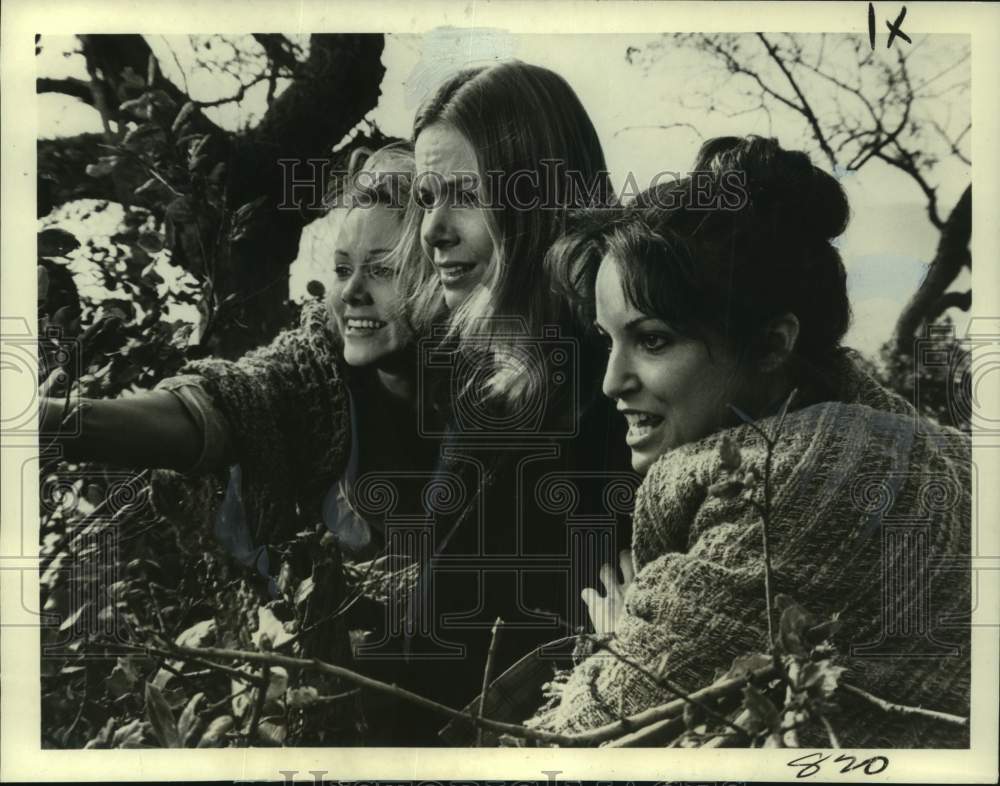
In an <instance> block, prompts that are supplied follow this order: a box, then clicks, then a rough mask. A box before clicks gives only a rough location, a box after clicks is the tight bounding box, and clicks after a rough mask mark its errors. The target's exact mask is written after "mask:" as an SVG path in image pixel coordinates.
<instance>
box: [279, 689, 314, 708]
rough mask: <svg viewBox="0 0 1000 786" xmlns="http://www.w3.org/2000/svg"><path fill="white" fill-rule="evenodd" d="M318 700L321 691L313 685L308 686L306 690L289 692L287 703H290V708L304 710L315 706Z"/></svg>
mask: <svg viewBox="0 0 1000 786" xmlns="http://www.w3.org/2000/svg"><path fill="white" fill-rule="evenodd" d="M318 698H319V691H318V690H317V689H316V688H314V687H313V686H312V685H307V686H306V687H304V688H292V689H291V690H290V691H288V696H287V697H286V699H285V701H286V702H288V706H289V707H292V708H294V709H302V708H303V707H308V706H309V705H310V704H313V703H314V702H315V701H316V700H317V699H318Z"/></svg>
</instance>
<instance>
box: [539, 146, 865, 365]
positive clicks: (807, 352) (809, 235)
mask: <svg viewBox="0 0 1000 786" xmlns="http://www.w3.org/2000/svg"><path fill="white" fill-rule="evenodd" d="M734 183H738V184H739V185H740V188H737V189H734V188H733V187H732V186H733V184H734ZM734 194H738V196H739V198H738V199H736V200H734V199H733V196H734ZM848 217H849V208H848V203H847V196H846V194H845V193H844V190H843V189H842V188H841V186H840V184H839V183H838V182H837V181H836V179H834V178H833V177H832V176H831V175H829V174H827V173H826V172H824V171H822V170H820V169H819V168H817V167H815V166H814V165H813V164H812V163H811V161H810V160H809V157H808V155H806V154H805V153H802V152H799V151H789V150H784V149H783V148H782V147H781V146H780V145H779V144H778V142H777V140H775V139H765V138H761V137H757V136H748V137H721V138H717V139H711V140H709V141H708V142H706V143H705V144H704V145H703V146H702V149H701V151H700V152H699V154H698V157H697V160H696V162H695V165H694V168H693V171H692V173H691V175H690V176H689V177H687V178H684V179H681V180H679V181H677V182H673V183H669V184H664V185H662V186H658V187H657V188H656V189H650V190H648V191H645V192H643V193H641V194H639V195H638V196H637V197H636V199H635V201H634V203H632V204H630V205H628V206H626V207H623V208H619V209H616V210H613V211H585V212H583V213H578V214H576V215H575V216H574V218H573V229H572V230H571V231H570V232H569V233H568V234H567V235H566V236H565V237H564V238H563V239H562V240H561V241H560V242H559V243H558V244H556V245H555V246H554V247H553V248H552V250H551V251H550V253H549V256H548V258H547V265H549V267H550V271H551V274H552V276H553V279H554V280H555V281H556V282H557V283H558V285H559V287H560V288H561V289H562V290H563V292H564V294H566V295H568V296H570V297H571V298H572V299H573V300H574V302H575V303H576V306H577V309H578V313H579V315H580V317H581V320H582V321H584V322H585V323H587V322H589V321H591V320H592V319H593V292H594V281H595V278H596V275H597V267H598V266H599V264H600V262H601V260H602V259H603V258H604V257H605V256H607V255H610V256H612V257H613V258H614V259H615V260H616V261H617V262H618V264H619V266H620V270H621V274H622V279H623V285H624V289H625V295H626V297H627V299H628V300H629V301H630V302H631V303H632V304H633V305H634V306H635V307H636V308H637V309H639V310H640V311H643V312H645V313H647V314H651V315H653V316H656V317H659V318H661V319H663V320H665V321H667V322H668V323H670V324H671V325H673V326H674V327H675V328H676V329H677V330H678V331H679V332H681V333H682V334H685V335H688V336H690V337H700V338H704V337H705V335H706V334H707V333H708V332H713V333H715V334H718V335H721V336H723V338H724V339H725V340H727V341H729V342H730V343H731V344H732V345H733V346H735V347H737V348H738V349H740V350H741V352H742V353H744V356H746V357H749V358H750V359H752V358H753V357H754V356H755V355H756V354H757V353H758V352H759V351H761V350H762V347H761V346H760V345H759V343H756V342H757V339H758V338H759V337H760V336H761V333H762V329H763V327H764V326H765V325H766V324H767V322H768V321H769V320H770V319H772V318H774V317H777V316H780V315H783V314H786V313H792V314H794V315H795V316H796V317H797V318H798V320H799V336H798V341H797V343H796V348H795V352H794V358H795V359H797V360H799V361H802V362H803V363H804V365H805V366H806V367H812V368H817V367H822V366H823V365H825V364H826V362H827V361H828V360H830V359H831V357H832V356H833V354H835V353H836V351H837V350H838V348H839V346H840V342H841V340H842V339H843V337H844V334H845V333H846V331H847V327H848V325H849V323H850V305H849V303H848V299H847V276H846V271H845V269H844V265H843V262H842V260H841V258H840V254H839V252H838V251H837V248H836V247H835V245H834V244H833V242H832V241H833V240H834V238H836V237H837V236H838V235H840V234H841V233H842V232H843V231H844V229H845V228H846V226H847V221H848ZM801 365H802V364H800V366H801ZM799 370H801V367H800V369H799Z"/></svg>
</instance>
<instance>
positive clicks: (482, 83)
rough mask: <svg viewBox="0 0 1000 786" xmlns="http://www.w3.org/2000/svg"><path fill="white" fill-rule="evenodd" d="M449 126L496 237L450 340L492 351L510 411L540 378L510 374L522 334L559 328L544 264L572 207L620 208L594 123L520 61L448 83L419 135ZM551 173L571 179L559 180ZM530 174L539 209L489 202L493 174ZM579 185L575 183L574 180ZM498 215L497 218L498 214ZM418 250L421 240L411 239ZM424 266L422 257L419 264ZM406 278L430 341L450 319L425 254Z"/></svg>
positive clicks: (558, 309) (419, 118)
mask: <svg viewBox="0 0 1000 786" xmlns="http://www.w3.org/2000/svg"><path fill="white" fill-rule="evenodd" d="M435 124H444V125H447V126H450V127H452V128H454V129H455V130H456V131H458V132H459V133H460V134H462V135H463V136H464V137H465V138H466V139H467V140H468V141H469V143H470V144H471V146H472V148H473V149H474V150H475V151H476V157H477V159H478V165H479V172H480V175H481V177H480V179H479V186H480V194H479V196H480V200H481V204H484V205H490V206H491V209H487V210H484V211H483V212H484V216H485V220H486V224H487V228H488V230H489V233H490V235H491V236H492V238H493V248H494V257H493V261H492V263H491V264H490V266H489V269H488V271H487V274H486V278H485V280H484V281H483V283H482V285H481V286H480V287H477V289H476V290H475V291H474V292H473V293H472V294H471V295H470V296H469V297H468V298H467V299H466V301H465V302H463V303H462V304H461V306H460V307H459V308H457V309H456V310H455V311H454V313H452V314H451V315H450V320H449V324H448V335H449V337H452V338H455V339H457V340H458V342H459V347H461V345H462V343H463V342H466V341H467V340H468V339H472V338H475V339H477V344H479V345H480V346H481V345H482V342H483V341H484V340H485V341H488V342H490V343H491V344H492V346H493V348H494V350H495V358H496V363H497V373H496V374H495V375H494V376H493V377H492V379H491V380H490V382H489V387H490V388H492V389H493V391H494V393H495V394H496V395H497V396H498V397H500V398H501V399H505V400H506V402H507V403H508V404H516V403H517V402H518V401H519V400H523V398H524V397H525V396H532V395H535V394H536V393H537V390H536V386H537V384H543V383H542V382H541V381H540V380H538V379H534V378H533V377H534V376H535V375H518V374H513V375H512V374H510V373H506V372H505V368H509V366H507V365H505V364H506V361H507V360H509V359H510V358H511V357H513V356H514V355H515V354H517V352H516V347H517V344H518V335H519V331H518V329H517V326H518V325H519V324H520V325H523V328H524V329H525V330H526V331H527V335H526V336H525V337H526V338H527V339H529V340H531V339H536V340H537V338H539V337H540V336H541V334H542V326H543V325H544V324H546V323H549V322H557V321H561V317H562V316H563V314H562V311H563V309H564V304H563V303H562V301H561V300H560V299H559V298H558V297H556V295H555V293H554V292H553V290H552V287H550V286H549V282H548V279H547V276H546V274H545V268H544V265H543V259H544V256H545V252H546V251H547V250H548V248H549V246H551V245H552V243H553V242H554V241H555V240H556V239H557V238H558V237H559V236H560V235H561V234H562V231H563V228H564V221H565V214H566V211H567V209H568V208H580V207H595V206H598V205H601V204H607V203H609V202H610V201H611V200H612V199H613V195H612V191H611V185H610V180H609V178H608V174H607V169H606V165H605V160H604V153H603V150H602V148H601V144H600V140H599V139H598V137H597V132H596V130H595V129H594V126H593V123H592V122H591V120H590V117H589V116H588V115H587V112H586V110H585V109H584V108H583V105H582V104H581V103H580V100H579V98H578V97H577V95H576V93H575V92H574V91H573V88H572V87H570V86H569V84H568V83H567V82H566V80H565V79H563V78H562V77H561V76H559V75H558V74H556V73H555V72H554V71H550V70H548V69H546V68H542V67H540V66H535V65H529V64H527V63H523V62H520V61H517V60H514V61H509V62H505V63H500V64H498V65H494V66H488V67H481V68H472V69H467V70H465V71H462V72H460V73H458V74H456V75H454V76H453V77H451V78H450V79H448V80H447V81H445V82H444V84H442V85H441V86H440V87H439V88H438V89H437V90H436V91H435V92H434V93H433V94H432V95H431V96H430V97H429V98H428V99H427V100H426V101H425V102H424V104H423V105H422V106H421V107H420V109H419V110H418V111H417V115H416V119H415V120H414V126H413V139H414V141H416V139H417V137H418V136H419V135H420V133H421V131H423V130H424V129H425V128H428V127H429V126H432V125H435ZM553 166H554V167H555V168H556V169H557V170H558V169H559V168H560V167H561V168H562V170H563V172H562V174H563V175H564V176H562V177H560V176H558V174H557V176H556V177H555V178H553V176H552V175H553V173H552V168H553ZM496 172H499V173H501V174H513V173H515V172H527V173H528V174H529V175H530V176H531V177H533V178H534V182H535V183H536V184H537V185H536V186H535V187H536V189H537V197H538V199H539V203H540V206H539V207H535V208H534V209H524V208H523V207H517V206H514V205H508V204H505V203H504V199H505V196H506V195H505V194H504V193H503V191H504V189H498V190H499V191H500V192H501V193H491V192H490V189H491V188H492V185H493V183H492V178H491V177H490V176H488V174H487V173H496ZM574 178H575V179H574ZM493 206H496V207H498V208H499V209H493ZM408 239H409V241H410V242H411V243H413V244H415V245H416V246H417V248H419V247H420V238H419V234H417V235H416V236H411V237H409V238H408ZM412 256H413V257H417V255H416V254H413V255H412ZM419 259H420V261H419V262H417V263H416V264H415V265H414V266H413V267H412V268H410V269H409V270H408V271H406V272H404V282H405V283H404V288H405V289H406V291H407V293H408V297H409V298H410V301H411V313H412V318H413V323H414V327H415V328H416V329H417V330H418V332H420V333H423V334H427V333H429V332H430V330H431V329H432V327H433V325H434V324H435V323H436V322H439V321H440V318H441V316H442V313H443V311H444V303H443V292H442V288H441V284H440V281H439V279H438V275H437V272H436V270H435V269H434V266H433V265H432V264H431V261H430V260H428V259H427V258H426V257H425V256H423V255H422V254H421V255H419Z"/></svg>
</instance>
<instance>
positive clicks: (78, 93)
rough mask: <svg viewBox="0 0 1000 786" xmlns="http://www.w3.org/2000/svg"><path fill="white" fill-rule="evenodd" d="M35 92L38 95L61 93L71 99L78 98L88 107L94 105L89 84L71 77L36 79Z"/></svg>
mask: <svg viewBox="0 0 1000 786" xmlns="http://www.w3.org/2000/svg"><path fill="white" fill-rule="evenodd" d="M35 92H36V93H38V94H42V93H61V94H63V95H66V96H71V97H72V98H79V99H80V100H81V101H83V102H84V103H85V104H88V105H89V106H93V105H94V94H93V92H92V91H91V89H90V84H89V83H87V82H84V81H83V80H82V79H76V78H75V77H72V76H70V77H66V78H65V79H49V78H46V77H41V78H39V79H36V80H35Z"/></svg>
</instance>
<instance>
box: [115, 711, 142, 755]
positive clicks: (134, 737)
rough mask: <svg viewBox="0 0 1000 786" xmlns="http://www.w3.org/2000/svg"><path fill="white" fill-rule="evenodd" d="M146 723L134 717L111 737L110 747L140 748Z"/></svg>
mask: <svg viewBox="0 0 1000 786" xmlns="http://www.w3.org/2000/svg"><path fill="white" fill-rule="evenodd" d="M146 729H147V724H145V723H143V722H142V721H141V720H139V719H138V718H136V719H135V720H133V721H131V722H130V723H127V724H126V725H124V726H122V727H121V728H120V729H118V731H116V732H115V736H114V737H112V739H111V747H112V748H140V747H142V738H143V736H144V735H145V732H146Z"/></svg>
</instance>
